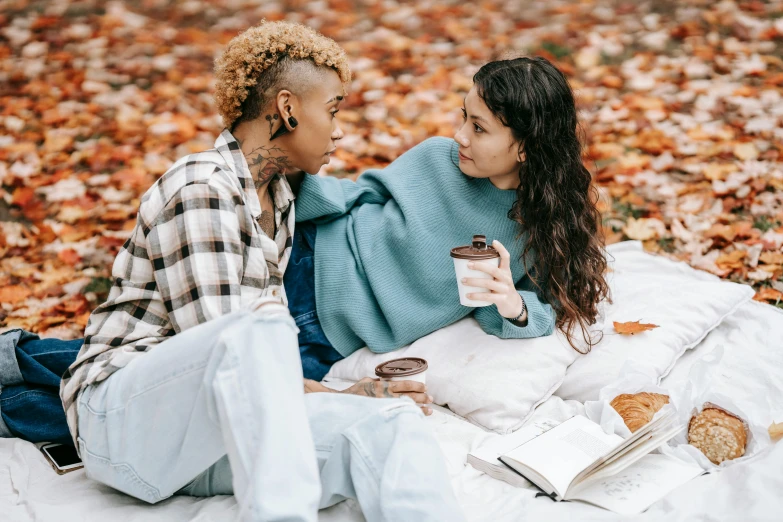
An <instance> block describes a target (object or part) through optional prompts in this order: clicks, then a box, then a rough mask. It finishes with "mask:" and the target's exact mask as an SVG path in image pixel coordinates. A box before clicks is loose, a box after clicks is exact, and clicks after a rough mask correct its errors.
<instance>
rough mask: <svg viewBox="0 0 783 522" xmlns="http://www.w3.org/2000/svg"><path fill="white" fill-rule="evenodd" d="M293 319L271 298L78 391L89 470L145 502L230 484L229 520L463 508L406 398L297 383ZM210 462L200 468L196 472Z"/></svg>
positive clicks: (431, 515) (414, 515) (412, 514)
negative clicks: (346, 507) (350, 510)
mask: <svg viewBox="0 0 783 522" xmlns="http://www.w3.org/2000/svg"><path fill="white" fill-rule="evenodd" d="M297 353H298V351H297V347H296V327H295V325H294V322H293V320H292V318H291V316H290V315H289V313H288V311H287V309H286V308H285V307H283V306H281V305H268V306H265V307H263V308H261V309H259V310H257V311H255V312H252V313H251V312H248V311H242V312H236V313H233V314H230V315H226V316H223V317H220V318H218V319H214V320H212V321H209V322H207V323H204V324H201V325H199V326H196V327H193V328H191V329H188V330H186V331H184V332H182V333H180V334H178V335H176V336H174V337H172V338H171V339H168V340H166V341H165V342H163V343H161V344H160V345H159V346H157V347H155V349H153V350H151V351H150V352H149V353H148V354H147V355H146V356H145V357H143V358H140V359H137V360H135V361H133V362H132V363H131V364H129V365H128V366H127V367H125V368H122V369H121V370H119V371H118V372H116V373H115V374H113V375H112V376H111V377H109V378H108V379H107V380H106V381H104V382H102V383H100V384H98V385H95V386H88V387H87V388H86V389H85V390H84V391H83V392H82V393H81V395H80V396H79V399H78V408H79V439H78V440H79V449H80V454H81V456H82V460H83V461H84V464H85V469H86V471H87V475H88V476H89V477H90V478H92V479H94V480H97V481H99V482H102V483H104V484H107V485H109V486H111V487H113V488H115V489H118V490H120V491H124V492H126V493H128V494H130V495H132V496H135V497H137V498H140V499H142V500H145V501H147V502H150V503H156V502H158V501H160V500H163V499H165V498H167V497H169V496H171V495H172V494H174V493H180V494H190V495H196V496H201V495H212V494H230V493H232V492H233V493H234V495H235V496H236V498H237V503H238V504H239V516H238V519H239V520H258V521H261V520H269V521H272V520H276V521H277V520H279V521H283V520H286V521H294V520H296V521H302V522H305V521H313V522H315V521H316V520H317V518H318V513H317V510H318V508H319V507H326V506H330V505H332V504H335V503H336V502H339V501H340V500H343V499H345V498H355V499H357V500H358V501H359V504H360V505H361V507H362V510H363V512H364V515H365V517H366V519H367V520H368V521H369V522H374V521H386V520H399V521H402V520H406V521H407V520H417V521H419V520H421V521H440V520H449V521H460V520H464V517H463V515H462V513H461V512H460V509H459V507H458V504H457V501H456V498H455V496H454V492H453V490H452V487H451V483H450V481H449V477H448V473H447V471H446V466H445V463H444V461H443V456H442V453H441V451H440V448H439V447H438V445H437V442H436V441H435V438H434V436H433V434H432V432H431V428H430V426H429V425H428V424H427V423H426V421H425V419H424V416H423V414H422V413H421V410H420V409H419V408H418V407H417V406H416V405H415V404H414V403H413V402H412V401H411V400H410V399H407V398H406V399H374V398H368V397H357V396H351V395H342V394H338V393H313V394H307V395H304V393H303V387H302V380H301V379H302V373H301V367H300V365H299V360H298V357H297ZM205 470H206V471H205Z"/></svg>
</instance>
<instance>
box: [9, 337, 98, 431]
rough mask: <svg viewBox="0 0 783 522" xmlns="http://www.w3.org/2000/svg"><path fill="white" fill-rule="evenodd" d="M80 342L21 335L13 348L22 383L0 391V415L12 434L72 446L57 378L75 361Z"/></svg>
mask: <svg viewBox="0 0 783 522" xmlns="http://www.w3.org/2000/svg"><path fill="white" fill-rule="evenodd" d="M6 335H9V336H10V335H13V334H12V333H8V334H6ZM82 341H83V340H82V339H77V340H74V341H61V340H59V339H41V338H39V337H38V336H37V335H35V334H30V333H27V332H23V334H22V335H21V337H20V338H19V342H18V343H16V347H15V349H14V351H15V354H16V362H17V364H18V365H19V371H20V372H21V377H22V379H23V382H20V383H17V384H10V385H9V384H6V385H4V386H3V388H2V391H0V416H2V419H3V421H4V422H5V426H6V427H7V428H8V431H10V432H11V434H12V435H14V436H16V437H20V438H22V439H25V440H29V441H31V442H43V441H50V442H60V443H62V444H73V442H72V440H71V434H70V433H69V431H68V425H67V424H66V422H65V412H64V411H63V404H62V402H61V401H60V378H61V376H62V374H63V373H64V372H65V370H66V369H68V366H70V365H71V364H72V363H73V361H74V360H76V356H77V354H78V353H79V349H80V348H81V347H82Z"/></svg>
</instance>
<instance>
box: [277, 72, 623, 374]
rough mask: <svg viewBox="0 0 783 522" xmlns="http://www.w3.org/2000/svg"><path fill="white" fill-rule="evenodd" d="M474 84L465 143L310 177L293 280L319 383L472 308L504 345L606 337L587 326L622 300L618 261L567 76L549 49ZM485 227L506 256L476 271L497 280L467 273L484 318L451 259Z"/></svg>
mask: <svg viewBox="0 0 783 522" xmlns="http://www.w3.org/2000/svg"><path fill="white" fill-rule="evenodd" d="M473 80H474V86H473V88H472V89H471V90H470V92H469V93H468V95H467V96H466V98H465V104H464V106H463V108H462V112H463V116H464V123H463V125H462V126H461V127H460V128H459V130H458V131H457V133H456V134H455V136H454V140H450V139H446V138H431V139H428V140H426V141H424V142H423V143H421V144H419V145H417V146H416V147H414V148H412V149H411V150H409V151H408V152H406V153H405V154H404V155H402V156H401V157H400V158H398V159H397V160H395V161H394V162H393V163H392V164H391V165H389V166H388V167H386V168H385V169H382V170H370V171H368V172H366V173H364V174H363V175H361V176H360V177H359V178H358V180H357V181H356V182H352V181H350V180H345V179H336V178H332V177H318V176H305V177H304V179H303V180H301V188H300V191H299V194H298V197H297V211H296V219H297V222H298V224H297V234H296V235H297V237H296V238H295V243H294V249H293V252H292V258H291V265H290V267H289V270H288V271H287V272H286V274H285V286H286V289H287V291H288V294H289V297H290V302H289V307H290V309H291V312H292V315H293V316H294V318H295V319H296V321H297V325H298V326H299V328H300V330H302V332H303V334H304V338H303V337H302V335H303V334H300V352H301V355H302V363H303V368H304V371H305V376H306V377H308V378H311V379H316V380H320V379H321V378H322V377H323V376H324V375H325V374H326V372H327V371H328V370H329V367H330V366H331V365H332V364H334V362H336V361H337V360H340V359H341V358H343V357H345V356H347V355H349V354H351V353H352V352H353V351H355V350H357V349H359V348H361V347H363V346H367V347H369V349H370V350H372V351H374V352H381V353H382V352H388V351H392V350H395V349H398V348H400V347H402V346H404V345H406V344H409V343H411V342H413V341H414V340H416V339H418V338H420V337H422V336H424V335H427V334H429V333H431V332H433V331H435V330H437V329H439V328H442V327H444V326H447V325H448V324H451V323H453V322H455V321H457V320H459V319H460V318H462V317H464V316H466V315H468V314H470V313H474V317H475V318H476V320H477V321H478V322H479V324H480V325H481V327H482V328H483V329H484V331H486V332H487V333H490V334H493V335H496V336H498V337H502V338H531V337H539V336H543V335H549V334H551V333H552V332H553V330H554V327H555V326H557V327H558V328H560V329H561V330H562V331H563V332H564V333H565V335H566V336H567V338H568V341H569V343H570V344H571V346H572V347H574V349H575V350H577V351H580V352H586V351H589V350H590V349H591V347H592V346H593V344H595V342H597V340H598V339H596V338H593V337H591V335H590V332H589V330H588V327H589V326H590V325H591V324H592V323H594V322H595V321H596V319H597V315H598V303H599V302H600V301H601V300H602V299H604V298H605V297H607V294H608V285H607V283H606V281H605V279H604V272H605V269H606V259H605V257H604V253H603V238H602V235H601V227H600V215H599V212H598V210H597V208H596V202H597V191H596V190H595V188H594V186H593V185H592V184H591V176H590V173H589V171H588V170H587V169H586V168H585V166H584V165H583V163H582V159H581V144H580V141H579V138H578V122H577V115H576V106H575V102H574V96H573V93H572V91H571V88H570V86H569V84H568V81H567V80H566V78H565V76H564V75H563V73H562V72H560V71H559V70H558V69H557V68H556V67H555V66H553V65H552V64H551V63H550V62H549V61H547V60H546V59H544V58H517V59H513V60H500V61H494V62H491V63H488V64H486V65H484V66H483V67H482V68H481V69H480V70H479V71H478V73H476V75H475V76H474V79H473ZM295 181H298V180H295ZM311 220H312V221H313V222H311V223H300V222H302V221H311ZM473 234H484V235H486V236H487V237H488V238H493V239H494V240H495V241H494V242H493V246H494V247H495V248H496V249H497V251H498V252H499V253H500V258H501V261H500V266H499V267H498V268H493V267H488V266H487V265H482V264H480V263H477V264H476V266H475V269H476V270H481V271H483V272H486V273H488V274H489V275H490V276H491V278H490V279H477V278H476V279H474V278H468V279H466V280H464V281H463V282H464V283H465V284H466V285H468V286H472V287H480V288H483V289H484V290H485V291H484V292H477V293H474V294H473V295H468V297H469V298H474V299H477V300H481V301H484V302H489V303H491V304H492V306H486V307H482V308H476V309H475V311H474V309H473V308H469V307H467V306H462V305H461V304H460V302H459V300H458V299H457V288H456V287H457V282H456V279H455V277H454V269H453V268H452V265H451V260H450V258H449V251H450V249H451V248H453V247H456V246H459V245H463V244H465V243H466V242H469V241H470V238H471V237H472V235H473ZM316 237H317V242H316ZM577 329H578V330H581V336H579V335H578V334H577V332H576V330H577ZM579 337H581V338H582V339H581V340H580V339H579Z"/></svg>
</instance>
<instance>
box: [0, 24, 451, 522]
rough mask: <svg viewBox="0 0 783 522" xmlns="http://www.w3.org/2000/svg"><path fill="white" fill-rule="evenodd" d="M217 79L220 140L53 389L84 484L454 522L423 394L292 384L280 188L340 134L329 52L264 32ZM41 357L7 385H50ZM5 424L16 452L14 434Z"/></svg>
mask: <svg viewBox="0 0 783 522" xmlns="http://www.w3.org/2000/svg"><path fill="white" fill-rule="evenodd" d="M216 76H217V88H216V94H215V100H216V104H217V107H218V110H219V111H220V113H221V115H222V116H223V119H224V123H225V126H226V129H225V130H224V131H223V132H222V133H221V134H220V136H219V137H218V138H217V141H216V142H215V147H214V148H213V149H210V150H207V151H205V152H200V153H196V154H191V155H188V156H186V157H184V158H181V159H180V160H178V161H177V162H176V163H175V164H174V165H173V166H172V167H171V168H170V169H169V170H168V171H167V172H166V173H165V174H164V175H163V176H162V177H161V178H160V179H159V180H158V181H156V182H155V184H154V185H153V186H152V187H151V188H150V189H149V190H148V191H147V192H146V193H145V194H144V196H143V198H142V201H141V204H140V207H139V212H138V218H137V224H136V227H135V228H134V230H133V231H132V233H131V235H130V238H129V239H128V240H127V242H126V243H125V244H124V245H123V247H122V249H121V250H120V252H119V253H118V255H117V258H116V259H115V262H114V266H113V268H112V277H113V279H114V285H113V287H112V289H111V291H110V293H109V297H108V299H107V301H106V302H105V303H103V304H101V305H100V306H98V307H97V308H96V309H95V310H94V311H93V313H92V315H91V316H90V320H89V323H88V325H87V328H86V330H85V339H84V345H83V346H82V348H81V350H80V351H79V353H78V356H77V358H76V360H75V362H73V364H71V365H70V366H69V367H68V369H67V371H65V374H64V375H63V379H62V382H61V384H60V397H61V399H62V406H64V409H65V413H66V418H67V424H68V428H69V430H70V436H71V437H72V440H73V442H74V444H75V445H76V447H77V449H78V451H79V453H80V456H81V458H82V460H83V461H84V465H85V469H86V471H87V474H88V476H89V477H91V478H93V479H95V480H97V481H99V482H102V483H104V484H106V485H109V486H111V487H113V488H115V489H118V490H120V491H123V492H125V493H127V494H129V495H132V496H134V497H136V498H139V499H142V500H144V501H147V502H149V503H156V502H159V501H161V500H164V499H166V498H168V497H170V496H172V495H174V494H178V493H179V494H190V495H196V496H206V495H216V494H230V493H234V494H235V495H236V497H237V502H238V504H239V518H240V519H242V520H259V521H260V520H303V521H304V520H312V521H315V520H317V517H318V515H317V512H318V509H319V508H323V507H327V506H330V505H332V504H335V503H337V502H339V501H340V500H343V499H345V498H349V497H352V498H356V499H358V501H359V504H360V505H361V507H362V510H363V512H364V515H365V517H366V518H367V519H368V520H379V521H380V520H387V519H397V520H461V519H462V518H463V517H462V514H461V513H460V511H459V508H458V507H457V503H456V499H455V498H454V493H453V491H452V489H451V485H450V481H449V478H448V475H447V473H446V469H445V465H444V463H443V459H442V455H441V453H440V449H439V448H438V446H437V444H436V443H435V440H434V438H433V435H432V433H431V432H430V431H429V427H428V426H427V425H425V423H424V419H423V414H422V411H421V409H420V408H419V407H418V406H417V405H416V404H415V403H414V402H413V401H411V400H408V398H411V399H413V400H414V401H416V402H420V403H423V402H427V399H428V397H427V395H426V389H425V388H424V386H423V385H421V384H420V383H404V382H403V383H393V385H389V384H388V383H379V382H376V383H374V384H371V385H369V386H367V385H366V384H362V385H360V386H356V387H354V388H351V389H349V390H347V393H310V392H312V391H326V389H325V388H323V387H321V386H316V387H315V388H313V387H312V386H307V385H306V386H304V387H303V385H302V382H303V381H302V366H301V363H300V357H299V350H298V345H297V328H296V324H295V322H294V320H293V318H292V317H291V315H290V313H289V311H288V308H287V307H286V306H285V303H286V299H285V292H284V289H283V273H284V272H285V270H286V266H287V264H288V261H289V257H290V254H291V246H292V239H293V238H292V230H293V227H294V203H293V200H294V196H293V193H292V192H291V189H290V187H289V185H288V182H287V181H286V178H285V176H284V175H283V174H284V173H285V172H286V171H288V170H301V171H306V172H313V173H314V172H317V171H318V170H319V169H320V167H321V166H322V165H323V164H325V163H328V162H329V155H330V154H331V153H332V152H333V151H334V148H335V143H336V142H337V141H338V140H339V139H340V138H341V137H342V136H343V134H342V131H341V130H340V128H339V126H338V125H337V122H336V120H335V118H334V115H335V113H336V112H337V110H338V107H339V105H340V102H341V101H342V99H343V97H344V95H345V92H344V84H345V83H346V82H347V81H348V80H349V78H350V71H349V69H348V65H347V62H346V59H345V56H344V52H343V50H342V49H341V48H340V47H339V46H338V45H337V44H336V43H335V42H333V41H332V40H330V39H328V38H326V37H324V36H322V35H320V34H318V33H316V32H315V31H313V30H311V29H309V28H306V27H304V26H301V25H297V24H290V23H284V22H274V23H262V24H261V25H259V26H257V27H253V28H251V29H249V30H247V31H245V32H244V33H242V34H240V35H238V36H237V37H235V38H234V39H233V40H232V41H231V42H229V44H228V46H227V48H226V50H225V52H224V53H223V55H222V56H221V57H220V59H219V60H218V61H217V66H216ZM22 334H24V332H15V333H14V334H12V335H10V336H8V337H7V338H6V340H8V339H10V338H12V337H13V336H14V335H15V336H16V341H21V340H22V339H21V337H22ZM25 341H31V340H30V339H25ZM34 341H35V342H33V343H27V344H28V345H35V344H36V343H38V344H41V343H44V344H45V343H46V342H47V341H48V340H41V341H38V340H34ZM4 346H6V345H5V344H0V348H3V347H4ZM20 346H21V343H20ZM16 350H17V353H19V348H18V347H16ZM6 351H8V348H7V347H6ZM0 352H2V350H0ZM44 352H46V350H44V349H41V350H39V351H38V353H30V354H26V355H30V361H28V362H29V363H30V364H29V365H28V364H25V365H20V366H23V367H22V368H18V370H19V371H18V372H17V373H20V376H21V377H22V380H24V381H27V382H28V383H34V382H39V381H35V380H34V379H33V378H32V374H34V373H35V372H39V373H46V371H49V373H53V372H55V371H57V370H55V369H54V368H53V367H48V368H47V367H46V363H45V362H44V360H43V358H40V357H38V358H37V355H41V354H42V353H44ZM4 355H9V354H3V353H0V356H4ZM13 356H14V354H13V349H12V350H11V351H10V357H13ZM20 357H21V356H20ZM59 371H62V370H61V369H60V370H59ZM2 375H3V372H0V377H2ZM56 377H57V376H56V375H54V378H55V380H56ZM3 384H15V383H8V382H4V383H3ZM19 385H20V386H27V384H19ZM10 388H12V386H11V387H10ZM5 391H8V390H7V389H6V390H5ZM17 391H18V392H19V393H16V392H17ZM27 391H31V390H12V392H13V393H14V394H15V395H14V396H15V397H17V396H19V397H21V396H31V394H29V393H26V392H27ZM32 391H35V392H36V393H38V392H39V391H40V390H32ZM357 395H373V396H376V397H381V398H374V399H370V398H368V397H361V396H357ZM401 395H404V396H406V397H407V398H405V399H400V398H398V397H400V396H401ZM47 400H48V399H47ZM44 402H46V401H44ZM46 404H49V403H48V402H46ZM28 406H33V405H32V404H30V403H28ZM4 407H5V406H4ZM38 407H39V409H38V410H37V411H33V412H30V411H29V410H30V408H28V413H27V415H28V416H29V417H28V418H27V419H26V420H27V421H28V422H29V423H35V422H36V420H37V419H36V417H37V416H42V417H44V418H46V417H47V415H48V416H49V417H52V416H53V418H57V412H56V411H55V410H56V409H57V408H56V406H51V405H50V406H45V407H44V409H43V410H42V409H40V407H41V406H40V405H38ZM46 408H48V410H47V409H46ZM22 409H24V408H22ZM33 409H34V408H33ZM18 410H19V408H17V411H18ZM59 415H60V416H62V409H60V410H59ZM3 418H5V419H6V420H9V418H8V417H6V416H5V415H4V416H3ZM39 418H40V417H39ZM8 425H9V427H11V426H13V427H14V431H13V432H12V434H13V435H16V436H20V435H24V433H25V430H24V422H8ZM44 431H45V430H44ZM48 435H49V434H48V433H42V434H41V436H42V437H45V438H47V439H49V440H51V439H50V438H49V437H48Z"/></svg>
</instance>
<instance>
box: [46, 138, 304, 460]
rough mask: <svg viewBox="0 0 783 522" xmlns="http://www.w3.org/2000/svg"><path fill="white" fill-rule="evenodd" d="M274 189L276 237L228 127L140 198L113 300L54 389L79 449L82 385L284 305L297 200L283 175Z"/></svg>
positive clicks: (118, 262) (118, 263)
mask: <svg viewBox="0 0 783 522" xmlns="http://www.w3.org/2000/svg"><path fill="white" fill-rule="evenodd" d="M270 186H271V189H272V195H273V200H274V206H275V222H276V224H277V233H276V235H275V238H274V239H271V238H269V237H268V236H266V235H265V234H264V233H263V232H262V230H261V226H260V224H259V222H258V219H259V217H260V216H261V204H260V201H259V199H258V194H257V192H256V189H255V186H254V183H253V179H252V177H251V174H250V170H249V168H248V165H247V162H246V160H245V157H244V156H243V155H242V151H241V150H240V147H239V143H238V142H237V141H236V139H235V138H234V137H233V136H232V135H231V133H230V132H229V131H227V130H224V131H223V132H222V133H221V134H220V136H219V137H218V139H217V140H216V141H215V148H214V149H210V150H208V151H205V152H199V153H197V154H191V155H189V156H186V157H184V158H181V159H180V160H178V161H177V162H176V163H175V164H174V165H172V167H171V168H170V169H169V170H168V171H167V172H166V173H165V174H164V175H163V176H162V177H161V178H160V179H159V180H158V181H156V182H155V184H154V185H152V187H151V188H150V189H149V190H148V191H147V192H146V193H145V194H144V196H143V198H142V200H141V205H140V206H139V213H138V218H137V222H136V227H135V228H134V229H133V231H132V233H131V236H130V238H129V239H128V241H127V242H126V243H125V244H124V245H123V247H122V248H121V249H120V251H119V253H118V254H117V258H116V259H115V261H114V266H113V267H112V278H113V279H114V284H113V286H112V288H111V291H110V292H109V297H108V299H107V301H106V302H105V303H103V304H102V305H100V306H98V307H97V308H96V309H95V310H94V311H93V313H92V315H91V316H90V320H89V323H88V324H87V328H86V329H85V332H84V334H85V339H84V346H83V347H82V349H81V351H80V352H79V355H78V357H77V358H76V361H75V362H74V363H73V364H72V365H71V366H70V368H68V371H66V372H65V375H64V376H63V380H62V383H61V384H60V396H61V398H62V400H63V406H64V407H65V412H66V417H67V419H68V426H69V428H70V431H71V434H72V435H73V437H74V442H75V443H76V447H77V448H78V443H77V442H76V438H77V431H78V430H77V411H76V410H77V404H76V399H77V397H78V395H79V392H80V391H81V390H83V389H84V388H85V387H86V386H88V385H92V384H96V383H99V382H101V381H103V380H105V379H107V378H108V377H109V376H110V375H111V374H112V373H114V372H116V371H117V370H119V369H121V368H123V367H125V366H127V365H128V364H129V363H130V362H131V361H132V360H134V359H135V358H137V357H142V356H143V355H144V353H146V352H149V351H150V350H153V349H154V348H155V347H156V346H157V345H158V344H160V343H161V342H163V341H165V340H166V339H168V338H169V337H171V336H173V335H176V334H178V333H180V332H182V331H184V330H187V329H188V328H191V327H193V326H196V325H198V324H201V323H205V322H207V321H209V320H211V319H214V318H216V317H219V316H222V315H225V314H228V313H231V312H234V311H236V310H239V309H241V308H243V307H246V306H248V305H249V304H250V303H252V302H253V301H255V300H257V299H258V298H260V297H268V298H270V299H274V298H278V299H279V300H280V301H281V302H282V303H284V304H286V297H285V291H284V289H283V272H284V271H285V268H286V266H287V264H288V259H289V257H290V255H291V245H292V236H293V230H294V204H293V200H294V195H293V193H292V191H291V188H290V187H289V185H288V182H287V181H286V180H285V178H284V177H277V178H275V179H274V180H272V182H271V183H270Z"/></svg>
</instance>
